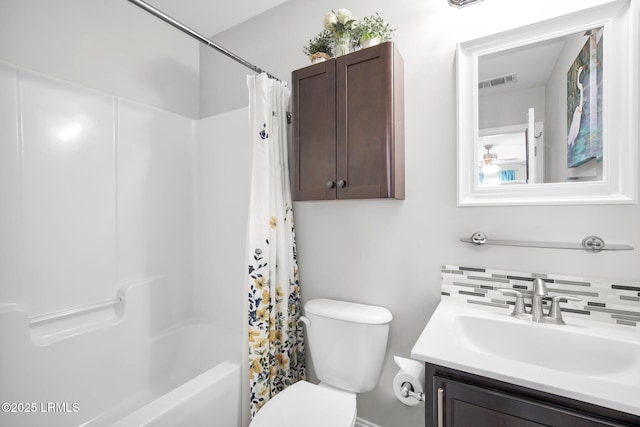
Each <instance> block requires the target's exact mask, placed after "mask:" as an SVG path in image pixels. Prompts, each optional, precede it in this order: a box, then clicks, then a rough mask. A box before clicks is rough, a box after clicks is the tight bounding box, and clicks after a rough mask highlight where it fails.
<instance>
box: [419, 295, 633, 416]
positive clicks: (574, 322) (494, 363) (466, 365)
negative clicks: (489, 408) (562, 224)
mask: <svg viewBox="0 0 640 427" xmlns="http://www.w3.org/2000/svg"><path fill="white" fill-rule="evenodd" d="M509 313H510V309H504V308H499V307H491V306H476V305H474V304H467V303H464V302H459V301H453V300H448V299H444V300H442V301H441V302H440V304H439V305H438V307H437V308H436V311H435V312H434V314H433V316H432V317H431V319H430V320H429V322H428V324H427V326H426V327H425V328H424V330H423V332H422V334H421V335H420V337H419V338H418V340H417V342H416V344H415V345H414V347H413V349H412V350H411V357H412V358H414V359H416V360H420V361H423V362H429V363H433V364H436V365H441V366H444V367H448V368H453V369H457V370H460V371H465V372H469V373H472V374H477V375H482V376H484V377H488V378H493V379H496V380H500V381H505V382H508V383H512V384H517V385H520V386H523V387H528V388H531V389H535V390H540V391H544V392H548V393H552V394H556V395H560V396H565V397H569V398H573V399H577V400H581V401H584V402H588V403H592V404H595V405H600V406H604V407H607V408H611V409H615V410H618V411H622V412H627V413H630V414H634V415H638V416H640V332H639V331H638V329H639V328H637V327H629V326H627V327H623V326H619V325H613V324H611V325H609V324H606V323H603V322H597V321H591V320H582V319H577V318H568V317H565V321H566V323H567V324H566V325H550V324H535V323H532V322H531V321H530V320H520V319H515V318H513V317H511V316H509ZM460 316H467V317H468V316H473V317H478V318H481V319H491V320H492V321H493V320H498V321H499V322H506V323H501V324H503V325H506V324H508V326H509V327H510V328H511V329H513V328H518V327H519V325H523V326H525V328H524V329H523V331H524V334H523V335H526V333H527V332H531V331H533V329H530V328H550V329H547V330H544V329H539V330H535V331H536V333H537V334H544V333H546V332H545V331H551V333H553V329H554V328H555V329H556V330H557V331H558V332H560V334H563V333H565V332H573V331H575V333H576V334H582V337H583V338H581V339H582V340H585V339H586V340H587V344H588V336H593V337H604V338H606V339H608V340H609V339H610V340H614V341H624V343H625V345H626V347H625V348H627V349H629V348H630V349H631V354H626V355H625V359H626V361H629V360H632V361H634V362H633V363H631V364H619V363H617V360H618V359H619V356H620V355H617V354H615V353H613V352H612V353H611V354H610V356H611V357H610V358H609V357H607V356H604V357H600V358H599V359H606V360H602V361H601V362H602V363H603V365H602V367H603V368H604V369H602V370H601V371H600V372H598V373H596V374H592V373H589V372H580V370H579V369H576V372H567V371H564V370H559V369H551V368H548V367H544V366H538V365H537V364H535V363H527V362H522V361H519V360H515V359H514V358H512V357H507V356H504V355H502V354H492V353H490V352H488V351H487V350H486V348H485V349H482V348H480V347H478V346H475V345H474V344H473V343H472V342H470V341H469V340H468V339H466V338H465V337H464V336H463V335H464V334H462V333H460V331H459V330H458V329H456V326H455V325H456V318H457V317H460ZM519 322H525V323H519ZM526 322H529V323H528V324H526ZM557 328H567V329H557ZM487 333H489V334H490V333H492V332H491V331H488V332H487ZM542 336H544V335H542ZM585 336H587V338H584V337H585ZM490 339H491V340H494V339H496V337H495V336H492V337H491V338H490ZM498 339H499V337H498ZM505 339H506V338H505ZM518 339H526V336H523V337H521V338H518ZM600 343H601V341H600ZM514 345H517V342H514ZM597 351H598V352H599V353H601V354H604V355H606V354H607V353H606V352H607V351H608V349H607V348H602V346H598V348H597ZM562 356H563V355H561V354H555V355H554V353H553V349H552V348H546V349H544V353H543V355H542V357H543V358H544V357H548V359H547V360H551V358H553V357H558V358H561V357H562ZM534 358H535V357H534ZM569 362H570V361H569ZM599 362H600V361H598V363H599Z"/></svg>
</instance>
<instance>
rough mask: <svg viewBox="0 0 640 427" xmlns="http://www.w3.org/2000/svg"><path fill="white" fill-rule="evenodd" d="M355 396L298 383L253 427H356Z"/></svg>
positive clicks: (261, 414)
mask: <svg viewBox="0 0 640 427" xmlns="http://www.w3.org/2000/svg"><path fill="white" fill-rule="evenodd" d="M355 423H356V395H355V394H352V395H349V394H347V393H343V392H341V391H337V390H331V389H328V388H325V387H323V386H321V385H315V384H311V383H310V382H307V381H298V382H297V383H295V384H294V385H292V386H290V387H287V388H286V389H285V390H283V391H282V392H280V393H278V394H277V395H276V397H274V398H273V399H271V400H270V401H269V402H267V403H266V404H265V405H264V406H263V407H262V409H260V410H259V411H258V413H257V414H256V416H255V417H253V421H251V425H250V427H300V426H304V427H353V426H354V425H355Z"/></svg>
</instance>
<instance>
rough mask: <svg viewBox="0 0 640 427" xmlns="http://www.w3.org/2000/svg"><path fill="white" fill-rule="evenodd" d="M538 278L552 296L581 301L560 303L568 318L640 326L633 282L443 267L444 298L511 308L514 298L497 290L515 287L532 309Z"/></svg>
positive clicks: (638, 288)
mask: <svg viewBox="0 0 640 427" xmlns="http://www.w3.org/2000/svg"><path fill="white" fill-rule="evenodd" d="M537 277H539V278H541V279H542V280H544V281H545V283H546V285H547V290H548V292H549V295H550V296H555V295H560V294H562V295H572V296H575V297H578V298H582V301H579V302H573V301H568V302H562V303H561V309H562V313H563V315H564V316H566V317H571V316H574V317H576V316H578V317H583V318H588V319H590V320H597V321H602V322H608V323H615V324H618V325H625V326H632V327H640V283H634V282H621V281H617V280H606V279H589V278H585V277H575V276H561V275H558V274H539V273H521V272H516V271H507V270H496V269H490V268H476V267H462V266H454V265H443V266H442V298H451V299H455V300H458V301H464V302H467V303H469V304H481V305H491V306H496V307H504V308H511V307H512V306H513V305H514V304H515V297H510V296H504V295H503V294H502V293H501V292H500V291H498V289H502V288H512V289H516V290H519V291H521V292H523V293H524V294H525V305H526V306H527V309H528V310H529V309H530V308H531V289H532V286H533V280H534V279H535V278H537ZM565 301H566V300H565ZM549 305H550V301H545V307H546V308H545V313H546V312H547V310H548V307H549Z"/></svg>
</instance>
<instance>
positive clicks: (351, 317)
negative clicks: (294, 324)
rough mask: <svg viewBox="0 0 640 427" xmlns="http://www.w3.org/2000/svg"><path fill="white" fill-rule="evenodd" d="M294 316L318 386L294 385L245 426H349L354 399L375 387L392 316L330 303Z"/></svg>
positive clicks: (319, 301)
mask: <svg viewBox="0 0 640 427" xmlns="http://www.w3.org/2000/svg"><path fill="white" fill-rule="evenodd" d="M304 308H305V316H302V317H301V318H300V321H302V322H303V323H304V324H305V326H306V328H307V347H308V349H309V354H310V355H311V360H312V362H313V365H314V368H315V371H316V376H317V377H318V379H319V380H320V384H319V385H315V384H312V383H310V382H307V381H299V382H297V383H295V384H293V385H291V386H289V387H287V388H286V389H284V390H283V391H281V392H280V393H278V394H277V395H276V396H275V397H273V398H272V399H271V400H269V401H268V402H267V403H266V404H265V405H264V406H263V407H262V408H261V409H260V410H259V411H258V413H257V414H256V415H255V416H254V417H253V420H252V421H251V424H250V427H299V426H304V427H353V426H354V425H355V422H356V395H357V393H364V392H367V391H370V390H372V389H373V388H374V387H375V386H376V384H377V383H378V379H379V378H380V373H381V371H382V365H383V362H384V356H385V352H386V346H387V338H388V335H389V323H390V322H391V320H392V318H393V316H392V315H391V313H390V312H389V310H387V309H386V308H384V307H378V306H372V305H365V304H357V303H352V302H346V301H337V300H330V299H314V300H310V301H309V302H307V303H306V304H305V307H304Z"/></svg>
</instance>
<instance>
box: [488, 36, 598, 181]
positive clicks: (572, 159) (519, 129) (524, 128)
mask: <svg viewBox="0 0 640 427" xmlns="http://www.w3.org/2000/svg"><path fill="white" fill-rule="evenodd" d="M602 39H603V28H594V29H591V30H589V31H581V32H579V33H575V34H569V35H565V36H562V37H557V38H552V39H548V40H543V41H539V42H536V43H532V44H528V45H523V46H519V47H517V48H512V49H507V50H502V51H499V52H494V53H490V54H485V55H480V56H478V124H479V129H478V135H479V137H478V140H477V142H476V153H477V162H478V183H479V185H480V186H493V185H509V184H531V183H554V182H567V181H599V180H601V179H602V172H603V171H602V168H603V167H602V164H603V162H602V160H603V140H602V70H603V48H602Z"/></svg>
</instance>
